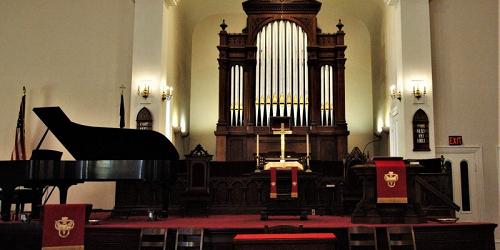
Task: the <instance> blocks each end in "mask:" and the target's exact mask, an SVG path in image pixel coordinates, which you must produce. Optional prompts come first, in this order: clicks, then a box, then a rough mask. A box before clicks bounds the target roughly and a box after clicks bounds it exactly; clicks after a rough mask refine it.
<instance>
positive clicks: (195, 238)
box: [175, 228, 203, 250]
mask: <svg viewBox="0 0 500 250" xmlns="http://www.w3.org/2000/svg"><path fill="white" fill-rule="evenodd" d="M175 249H176V250H177V249H200V250H201V249H203V228H178V229H177V234H176V236H175Z"/></svg>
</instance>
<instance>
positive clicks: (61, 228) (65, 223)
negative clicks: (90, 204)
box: [54, 217, 75, 238]
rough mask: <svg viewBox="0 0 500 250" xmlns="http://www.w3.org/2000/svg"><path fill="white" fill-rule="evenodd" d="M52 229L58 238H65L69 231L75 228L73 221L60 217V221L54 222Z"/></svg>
mask: <svg viewBox="0 0 500 250" xmlns="http://www.w3.org/2000/svg"><path fill="white" fill-rule="evenodd" d="M54 227H55V228H56V230H57V232H58V233H59V237H61V238H67V237H68V236H69V233H70V231H71V230H72V229H73V228H74V227H75V221H74V220H70V219H69V218H68V217H61V219H60V220H56V222H55V225H54Z"/></svg>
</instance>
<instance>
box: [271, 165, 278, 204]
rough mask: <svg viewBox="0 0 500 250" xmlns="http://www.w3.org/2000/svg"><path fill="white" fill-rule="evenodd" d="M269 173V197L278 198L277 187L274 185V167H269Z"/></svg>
mask: <svg viewBox="0 0 500 250" xmlns="http://www.w3.org/2000/svg"><path fill="white" fill-rule="evenodd" d="M269 171H270V173H271V195H270V198H271V199H276V198H278V188H277V187H276V181H277V180H276V168H271V169H269Z"/></svg>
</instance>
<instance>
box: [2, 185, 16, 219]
mask: <svg viewBox="0 0 500 250" xmlns="http://www.w3.org/2000/svg"><path fill="white" fill-rule="evenodd" d="M2 195H3V198H2V208H1V211H0V216H1V218H2V220H3V221H10V208H11V206H12V200H13V196H14V187H10V186H2Z"/></svg>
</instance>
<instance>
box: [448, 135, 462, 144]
mask: <svg viewBox="0 0 500 250" xmlns="http://www.w3.org/2000/svg"><path fill="white" fill-rule="evenodd" d="M448 144H449V145H450V146H457V145H462V136H461V135H452V136H448Z"/></svg>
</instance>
